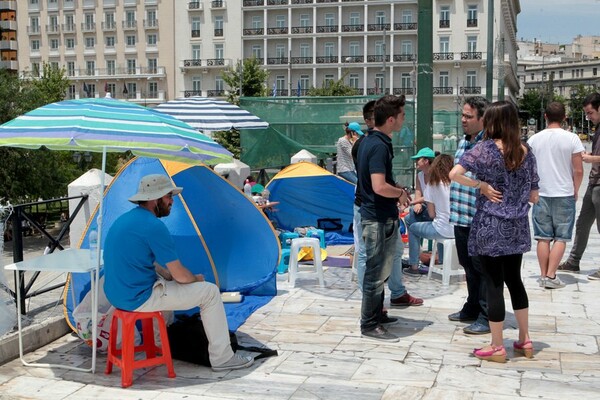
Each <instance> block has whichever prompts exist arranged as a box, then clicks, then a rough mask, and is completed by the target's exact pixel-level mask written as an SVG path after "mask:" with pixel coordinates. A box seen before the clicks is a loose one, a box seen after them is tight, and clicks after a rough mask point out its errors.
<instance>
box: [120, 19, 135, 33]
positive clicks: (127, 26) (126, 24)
mask: <svg viewBox="0 0 600 400" xmlns="http://www.w3.org/2000/svg"><path fill="white" fill-rule="evenodd" d="M136 29H137V21H123V30H126V31H132V30H136Z"/></svg>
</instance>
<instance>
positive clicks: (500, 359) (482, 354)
mask: <svg viewBox="0 0 600 400" xmlns="http://www.w3.org/2000/svg"><path fill="white" fill-rule="evenodd" d="M496 353H500V354H496ZM473 355H474V356H475V357H477V358H479V359H480V360H486V361H493V362H497V363H505V362H506V350H505V349H504V346H498V347H496V346H491V349H490V350H484V349H483V348H481V349H474V350H473Z"/></svg>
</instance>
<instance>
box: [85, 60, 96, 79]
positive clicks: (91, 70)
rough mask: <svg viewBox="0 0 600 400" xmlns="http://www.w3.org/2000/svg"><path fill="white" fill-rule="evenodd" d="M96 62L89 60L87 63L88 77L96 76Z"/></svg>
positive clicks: (86, 72) (86, 71)
mask: <svg viewBox="0 0 600 400" xmlns="http://www.w3.org/2000/svg"><path fill="white" fill-rule="evenodd" d="M95 71H96V61H94V60H88V61H86V62H85V74H86V75H88V76H94V75H95V74H96V73H95Z"/></svg>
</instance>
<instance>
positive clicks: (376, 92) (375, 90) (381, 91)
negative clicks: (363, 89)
mask: <svg viewBox="0 0 600 400" xmlns="http://www.w3.org/2000/svg"><path fill="white" fill-rule="evenodd" d="M389 92H390V89H388V88H386V89H382V88H377V87H374V88H367V95H380V94H384V93H389Z"/></svg>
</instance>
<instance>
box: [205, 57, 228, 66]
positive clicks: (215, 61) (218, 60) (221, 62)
mask: <svg viewBox="0 0 600 400" xmlns="http://www.w3.org/2000/svg"><path fill="white" fill-rule="evenodd" d="M206 65H207V66H209V67H211V66H215V65H225V59H224V58H209V59H207V60H206Z"/></svg>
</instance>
